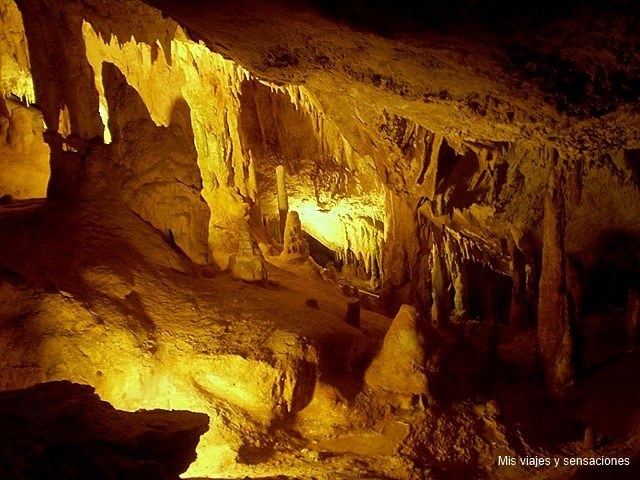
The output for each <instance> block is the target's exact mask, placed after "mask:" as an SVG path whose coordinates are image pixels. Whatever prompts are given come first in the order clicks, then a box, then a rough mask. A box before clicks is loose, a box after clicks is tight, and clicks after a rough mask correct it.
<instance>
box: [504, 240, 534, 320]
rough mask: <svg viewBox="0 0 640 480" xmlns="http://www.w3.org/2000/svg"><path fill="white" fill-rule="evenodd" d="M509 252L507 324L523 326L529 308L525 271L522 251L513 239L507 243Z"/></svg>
mask: <svg viewBox="0 0 640 480" xmlns="http://www.w3.org/2000/svg"><path fill="white" fill-rule="evenodd" d="M509 250H510V254H511V280H512V282H513V286H512V288H511V305H510V307H509V324H510V325H511V326H512V327H513V328H515V329H522V328H525V327H526V326H527V325H528V324H529V321H530V312H531V311H530V308H529V303H528V301H527V273H526V268H525V259H524V255H523V253H522V251H521V250H520V249H519V248H518V246H517V245H516V243H515V241H513V240H512V241H511V242H510V243H509Z"/></svg>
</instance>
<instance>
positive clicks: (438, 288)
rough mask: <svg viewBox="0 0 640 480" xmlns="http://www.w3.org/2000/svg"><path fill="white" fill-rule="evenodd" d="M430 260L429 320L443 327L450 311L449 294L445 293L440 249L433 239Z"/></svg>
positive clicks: (445, 285) (443, 265)
mask: <svg viewBox="0 0 640 480" xmlns="http://www.w3.org/2000/svg"><path fill="white" fill-rule="evenodd" d="M431 258H432V262H433V264H432V266H431V282H432V286H433V290H432V293H431V295H432V304H431V319H432V321H433V323H434V324H435V325H436V326H438V327H444V326H445V325H447V323H448V322H449V313H450V310H451V309H450V305H449V303H450V302H449V292H448V291H447V273H446V270H445V264H444V261H443V259H442V255H441V252H440V247H439V246H438V242H437V241H436V240H435V239H434V242H433V247H432V250H431Z"/></svg>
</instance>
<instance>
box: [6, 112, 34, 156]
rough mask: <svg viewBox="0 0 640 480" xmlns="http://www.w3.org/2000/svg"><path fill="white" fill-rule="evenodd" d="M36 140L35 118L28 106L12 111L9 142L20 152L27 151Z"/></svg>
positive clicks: (8, 134) (8, 133) (8, 132)
mask: <svg viewBox="0 0 640 480" xmlns="http://www.w3.org/2000/svg"><path fill="white" fill-rule="evenodd" d="M34 141H35V133H34V131H33V118H32V116H31V114H30V113H29V111H28V110H27V109H26V108H23V107H20V108H16V109H14V110H13V112H12V113H11V122H10V123H9V128H8V130H7V143H8V144H9V146H10V147H11V148H12V149H13V150H14V151H16V152H18V153H26V152H28V151H29V150H30V148H31V145H32V144H33V143H34Z"/></svg>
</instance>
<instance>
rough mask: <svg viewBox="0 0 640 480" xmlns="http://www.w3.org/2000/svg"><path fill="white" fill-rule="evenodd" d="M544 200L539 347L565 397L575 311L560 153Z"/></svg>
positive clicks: (556, 389) (553, 384)
mask: <svg viewBox="0 0 640 480" xmlns="http://www.w3.org/2000/svg"><path fill="white" fill-rule="evenodd" d="M554 157H555V158H554V160H555V161H554V162H553V165H552V170H551V173H550V175H549V183H548V185H547V192H546V194H545V197H544V220H543V237H542V270H541V272H540V294H539V298H538V347H539V350H540V356H541V360H542V365H543V368H544V373H545V377H546V381H547V385H548V387H549V389H550V391H551V392H553V393H555V394H557V395H562V394H563V393H564V392H565V391H566V390H567V389H568V388H569V387H571V386H572V385H573V383H574V377H575V366H574V361H573V360H574V357H573V356H574V341H573V336H572V318H571V317H572V309H571V303H570V299H569V296H568V294H567V288H566V265H565V262H566V260H565V250H564V233H565V205H564V194H563V192H562V190H561V188H560V185H559V183H560V182H559V178H558V177H559V173H558V170H557V167H556V165H555V164H556V163H557V153H555V154H554Z"/></svg>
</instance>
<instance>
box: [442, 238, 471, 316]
mask: <svg viewBox="0 0 640 480" xmlns="http://www.w3.org/2000/svg"><path fill="white" fill-rule="evenodd" d="M445 252H446V258H447V266H448V268H449V273H450V277H451V286H452V287H453V306H454V311H455V316H456V318H457V319H459V320H463V319H465V318H466V316H467V313H468V309H469V305H468V298H467V285H466V276H465V266H464V262H463V258H462V252H461V251H460V246H459V244H458V242H457V241H456V240H455V239H454V238H453V237H452V236H447V241H446V243H445Z"/></svg>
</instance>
